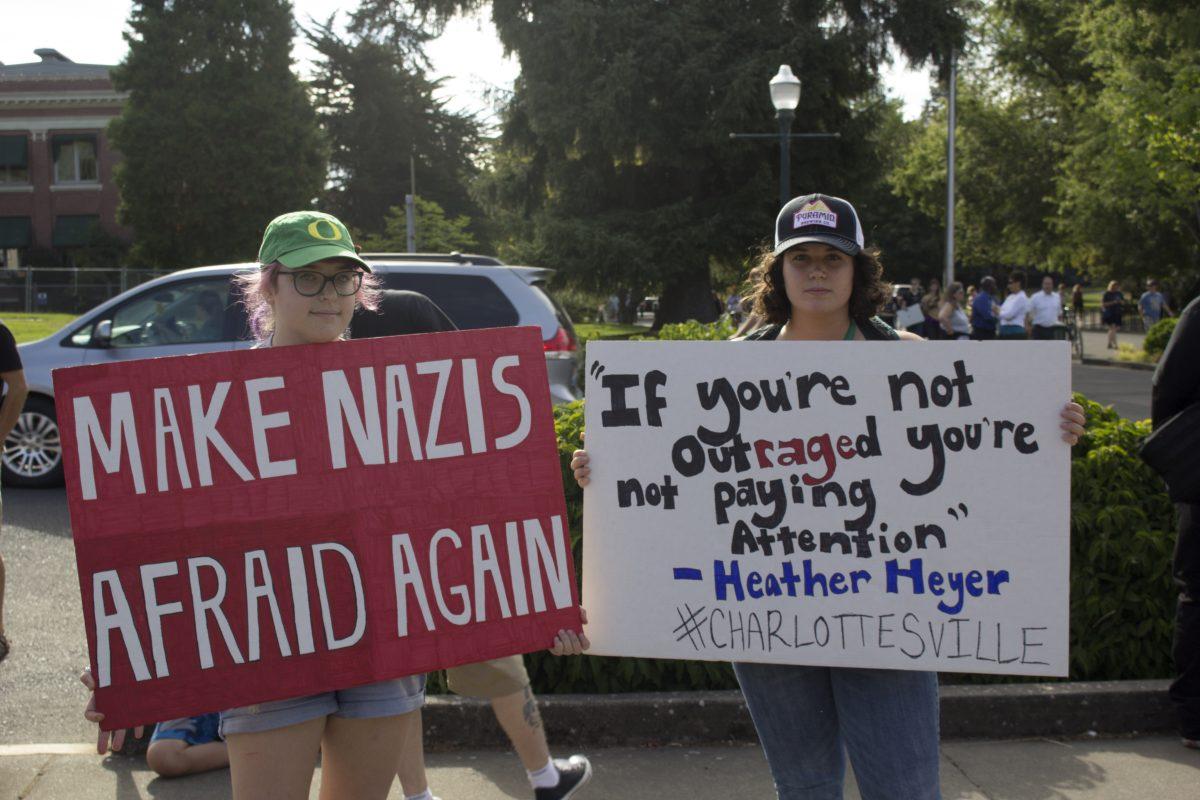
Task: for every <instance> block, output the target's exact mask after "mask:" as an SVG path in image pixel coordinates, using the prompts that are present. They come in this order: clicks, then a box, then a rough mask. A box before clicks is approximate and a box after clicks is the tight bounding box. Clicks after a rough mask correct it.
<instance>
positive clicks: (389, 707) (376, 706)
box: [221, 675, 425, 736]
mask: <svg viewBox="0 0 1200 800" xmlns="http://www.w3.org/2000/svg"><path fill="white" fill-rule="evenodd" d="M424 704H425V676H424V675H408V676H406V677H403V678H397V679H396V680H391V681H380V682H379V683H368V684H367V685H365V686H353V687H351V688H349V689H338V690H337V691H333V692H322V693H320V694H310V695H307V696H305V697H292V698H289V699H287V700H273V701H271V702H269V703H256V704H254V705H252V706H242V707H240V708H231V709H229V710H228V711H222V712H221V736H228V735H230V734H238V733H262V732H263V731H273V730H276V729H277V728H286V727H287V726H289V725H298V724H300V723H301V722H308V721H309V720H311V719H316V718H318V717H328V716H334V717H343V718H347V719H374V718H376V717H394V716H397V715H399V714H407V713H408V712H410V711H416V710H417V709H418V708H420V707H421V706H422V705H424Z"/></svg>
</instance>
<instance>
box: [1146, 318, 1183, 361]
mask: <svg viewBox="0 0 1200 800" xmlns="http://www.w3.org/2000/svg"><path fill="white" fill-rule="evenodd" d="M1177 322H1179V318H1178V317H1167V318H1166V319H1160V320H1159V321H1158V322H1156V323H1154V324H1153V325H1151V326H1150V330H1148V331H1146V338H1145V340H1143V341H1142V349H1143V350H1145V351H1146V352H1147V353H1148V354H1150V355H1152V356H1158V355H1162V351H1163V350H1166V349H1167V342H1169V341H1170V340H1171V334H1172V333H1174V332H1175V324H1176V323H1177Z"/></svg>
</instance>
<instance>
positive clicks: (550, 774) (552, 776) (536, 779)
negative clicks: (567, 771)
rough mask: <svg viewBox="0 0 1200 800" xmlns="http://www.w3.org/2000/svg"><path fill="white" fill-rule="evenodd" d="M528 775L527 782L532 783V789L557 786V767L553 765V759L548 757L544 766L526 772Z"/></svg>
mask: <svg viewBox="0 0 1200 800" xmlns="http://www.w3.org/2000/svg"><path fill="white" fill-rule="evenodd" d="M525 774H526V775H528V776H529V782H530V783H531V784H533V788H534V789H553V788H554V787H555V786H558V767H556V766H554V759H552V758H551V759H548V760H547V761H546V766H544V767H542V768H541V769H539V770H537V771H535V772H526V773H525Z"/></svg>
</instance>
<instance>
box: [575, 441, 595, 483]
mask: <svg viewBox="0 0 1200 800" xmlns="http://www.w3.org/2000/svg"><path fill="white" fill-rule="evenodd" d="M588 461H589V458H588V452H587V450H576V451H575V452H574V453H572V454H571V470H572V472H574V473H575V482H576V483H578V484H579V487H580V488H583V487H584V486H587V485H588V481H589V480H590V478H589V477H588V476H589V475H591V474H592V470H591V468H590V467H589V466H588Z"/></svg>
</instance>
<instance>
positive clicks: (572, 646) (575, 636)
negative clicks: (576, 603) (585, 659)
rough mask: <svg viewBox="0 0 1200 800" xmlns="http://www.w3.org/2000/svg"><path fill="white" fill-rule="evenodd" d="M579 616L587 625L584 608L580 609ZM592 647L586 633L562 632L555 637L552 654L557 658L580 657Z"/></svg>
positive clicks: (551, 649)
mask: <svg viewBox="0 0 1200 800" xmlns="http://www.w3.org/2000/svg"><path fill="white" fill-rule="evenodd" d="M579 615H580V617H581V618H582V621H583V624H584V625H587V609H586V608H584V607H583V606H580V607H579ZM591 646H592V643H591V642H590V641H588V637H587V634H586V633H583V632H580V633H576V632H575V631H572V630H566V629H564V630H561V631H559V632H558V635H556V636H555V637H554V646H553V647H551V648H550V652H551V654H553V655H556V656H579V655H583V651H584V650H587V649H588V648H589V647H591Z"/></svg>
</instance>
